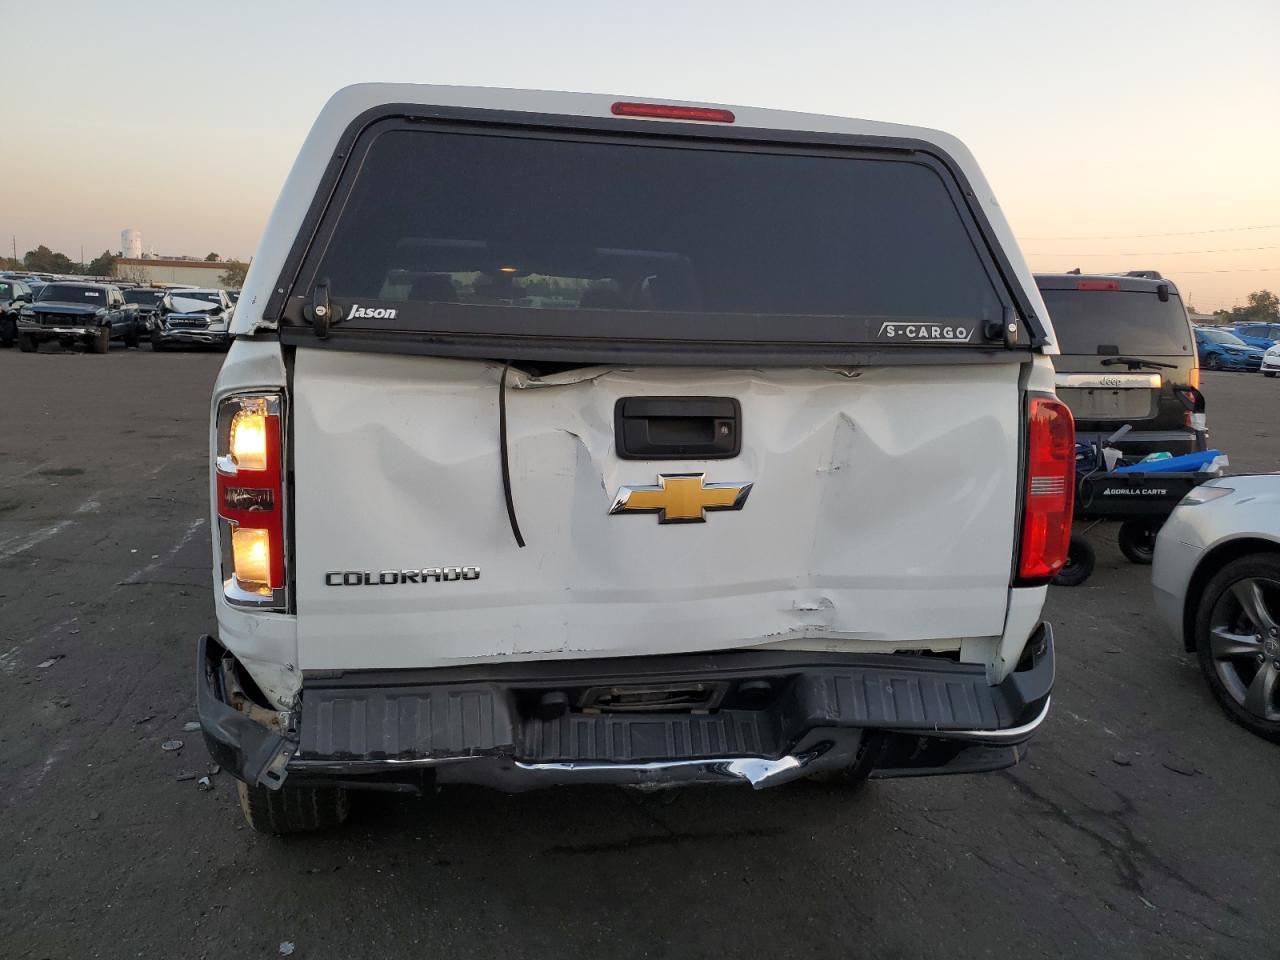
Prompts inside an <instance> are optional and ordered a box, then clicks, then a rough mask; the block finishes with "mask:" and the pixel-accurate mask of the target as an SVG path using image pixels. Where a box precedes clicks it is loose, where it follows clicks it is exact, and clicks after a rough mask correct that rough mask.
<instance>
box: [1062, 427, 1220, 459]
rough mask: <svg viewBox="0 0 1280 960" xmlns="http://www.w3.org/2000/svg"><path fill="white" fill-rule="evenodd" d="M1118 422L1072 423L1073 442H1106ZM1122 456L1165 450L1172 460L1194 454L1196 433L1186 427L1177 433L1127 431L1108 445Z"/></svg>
mask: <svg viewBox="0 0 1280 960" xmlns="http://www.w3.org/2000/svg"><path fill="white" fill-rule="evenodd" d="M1121 426H1123V424H1122V423H1115V424H1100V423H1098V422H1097V421H1080V422H1078V423H1077V424H1076V440H1077V441H1082V442H1089V443H1093V442H1098V443H1099V445H1101V441H1104V440H1106V439H1107V437H1109V436H1111V435H1112V434H1113V433H1115V432H1116V431H1117V430H1119V429H1120V427H1121ZM1111 446H1114V447H1115V448H1116V449H1117V450H1119V451H1120V452H1121V453H1123V454H1124V455H1125V456H1129V457H1132V456H1136V455H1138V454H1141V455H1142V456H1146V455H1147V454H1148V453H1160V452H1162V451H1168V452H1169V453H1171V454H1173V455H1174V456H1175V457H1177V456H1181V455H1182V454H1184V453H1195V452H1196V434H1195V431H1194V430H1192V429H1191V428H1190V427H1188V428H1186V429H1177V430H1130V431H1129V432H1128V433H1126V434H1125V435H1124V436H1123V437H1121V438H1120V439H1119V440H1117V441H1116V442H1115V443H1114V444H1111Z"/></svg>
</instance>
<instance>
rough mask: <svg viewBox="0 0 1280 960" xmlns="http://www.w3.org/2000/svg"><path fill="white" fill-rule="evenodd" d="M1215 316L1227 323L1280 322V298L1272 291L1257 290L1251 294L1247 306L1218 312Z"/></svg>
mask: <svg viewBox="0 0 1280 960" xmlns="http://www.w3.org/2000/svg"><path fill="white" fill-rule="evenodd" d="M1215 314H1216V315H1217V316H1219V317H1222V318H1223V320H1224V321H1225V322H1226V323H1276V322H1280V297H1277V296H1276V295H1275V294H1274V293H1272V292H1271V291H1270V290H1255V291H1254V292H1253V293H1251V294H1249V297H1248V300H1247V302H1246V305H1245V306H1243V307H1232V308H1231V309H1230V310H1217V311H1215Z"/></svg>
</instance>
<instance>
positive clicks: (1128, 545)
mask: <svg viewBox="0 0 1280 960" xmlns="http://www.w3.org/2000/svg"><path fill="white" fill-rule="evenodd" d="M1159 532H1160V527H1158V526H1156V525H1155V524H1151V523H1143V522H1142V521H1140V520H1126V521H1125V522H1124V523H1122V524H1120V534H1119V541H1120V552H1121V553H1123V554H1124V555H1125V557H1127V558H1128V560H1129V562H1130V563H1140V564H1142V565H1143V566H1150V565H1151V561H1152V560H1153V559H1155V555H1156V534H1157V533H1159Z"/></svg>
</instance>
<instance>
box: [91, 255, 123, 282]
mask: <svg viewBox="0 0 1280 960" xmlns="http://www.w3.org/2000/svg"><path fill="white" fill-rule="evenodd" d="M117 259H118V258H117V257H116V255H115V254H114V253H112V252H111V251H110V250H103V251H102V253H101V254H99V255H98V256H96V257H94V258H93V259H92V260H90V261H89V266H88V267H86V268H85V273H87V274H89V276H91V277H109V276H111V275H112V272H113V271H114V270H115V268H116V260H117Z"/></svg>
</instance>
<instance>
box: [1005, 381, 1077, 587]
mask: <svg viewBox="0 0 1280 960" xmlns="http://www.w3.org/2000/svg"><path fill="white" fill-rule="evenodd" d="M1075 488H1076V426H1075V421H1074V420H1073V419H1072V417H1071V411H1070V410H1068V409H1067V406H1066V404H1064V403H1063V402H1062V401H1061V400H1059V399H1058V398H1057V397H1050V396H1043V395H1032V397H1031V400H1030V404H1029V408H1028V410H1027V488H1026V491H1025V496H1024V500H1023V508H1022V547H1021V551H1020V556H1019V558H1018V578H1019V579H1020V580H1022V581H1024V582H1025V581H1038V582H1044V581H1047V580H1049V579H1050V578H1052V577H1053V576H1054V575H1055V574H1056V573H1057V572H1058V571H1059V570H1061V569H1062V565H1063V564H1064V563H1066V561H1067V543H1068V541H1070V539H1071V507H1072V504H1073V502H1074V500H1075Z"/></svg>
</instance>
